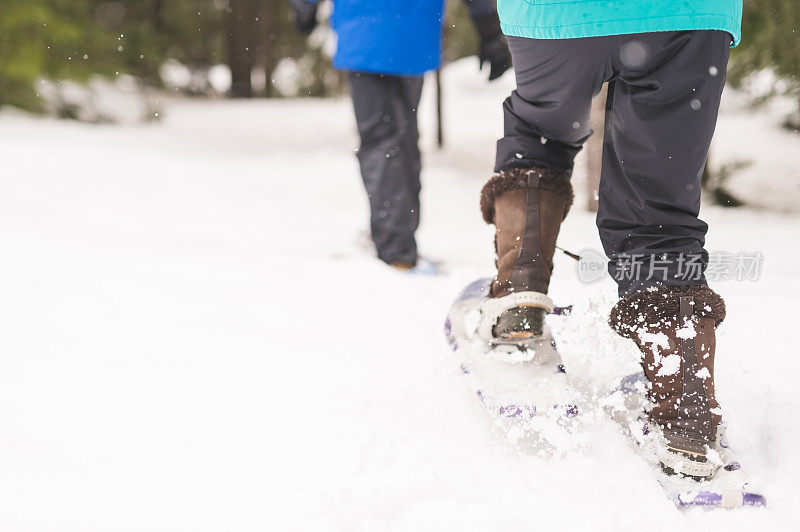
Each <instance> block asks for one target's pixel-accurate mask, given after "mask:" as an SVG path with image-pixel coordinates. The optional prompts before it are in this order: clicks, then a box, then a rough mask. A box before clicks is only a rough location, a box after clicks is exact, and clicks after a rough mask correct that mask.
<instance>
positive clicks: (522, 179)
mask: <svg viewBox="0 0 800 532" xmlns="http://www.w3.org/2000/svg"><path fill="white" fill-rule="evenodd" d="M532 172H536V173H538V174H539V189H540V190H549V191H551V192H555V193H556V194H558V195H559V196H561V197H563V198H565V199H566V200H567V202H566V208H565V209H564V218H566V217H567V213H568V212H569V208H570V207H571V206H572V202H573V201H574V199H575V193H574V191H573V190H572V183H571V182H570V180H569V178H568V177H567V176H565V175H564V174H560V173H557V172H555V171H553V170H547V169H542V168H532V169H523V168H513V169H511V170H504V171H502V172H500V173H499V174H498V175H496V176H493V177H492V178H491V179H489V181H488V182H487V183H486V185H484V187H483V190H481V213H482V214H483V219H484V221H486V223H487V224H492V223H494V202H495V199H497V198H498V197H499V196H501V195H502V194H503V193H505V192H508V191H510V190H517V189H521V188H527V186H528V177H529V175H530V174H531V173H532Z"/></svg>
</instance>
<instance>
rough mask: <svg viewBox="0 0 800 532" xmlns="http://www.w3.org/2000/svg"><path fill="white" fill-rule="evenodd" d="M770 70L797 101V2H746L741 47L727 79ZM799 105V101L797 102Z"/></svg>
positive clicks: (799, 79) (799, 57)
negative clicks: (785, 84) (783, 81)
mask: <svg viewBox="0 0 800 532" xmlns="http://www.w3.org/2000/svg"><path fill="white" fill-rule="evenodd" d="M765 68H770V69H772V70H773V72H775V74H777V75H778V76H779V77H780V78H782V79H783V80H785V81H788V82H789V85H790V86H791V87H792V90H793V91H794V93H795V94H796V95H797V96H798V98H800V2H798V0H745V2H744V18H743V21H742V43H741V45H740V46H739V47H738V48H736V49H735V50H734V56H733V62H732V65H731V69H730V73H729V74H730V79H731V81H732V82H734V83H738V82H739V81H741V80H742V79H743V78H744V77H745V76H747V75H748V74H750V73H751V72H754V71H758V70H763V69H765ZM798 103H799V104H800V101H798Z"/></svg>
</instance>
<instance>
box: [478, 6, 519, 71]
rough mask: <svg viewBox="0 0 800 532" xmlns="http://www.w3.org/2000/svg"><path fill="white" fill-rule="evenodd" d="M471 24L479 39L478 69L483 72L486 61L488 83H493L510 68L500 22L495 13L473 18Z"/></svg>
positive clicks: (509, 58) (509, 54) (509, 56)
mask: <svg viewBox="0 0 800 532" xmlns="http://www.w3.org/2000/svg"><path fill="white" fill-rule="evenodd" d="M473 22H474V23H475V29H477V30H478V35H480V37H481V49H480V52H479V53H478V59H479V60H480V69H481V70H483V64H484V63H485V62H487V61H488V62H489V65H490V67H491V68H490V69H489V81H493V80H495V79H497V78H499V77H500V76H502V75H503V72H505V71H506V70H508V69H509V68H511V53H510V52H509V51H508V45H507V44H506V40H505V39H504V38H503V32H502V31H501V30H500V20H499V19H498V18H497V13H492V14H491V15H482V16H480V17H475V18H474V19H473Z"/></svg>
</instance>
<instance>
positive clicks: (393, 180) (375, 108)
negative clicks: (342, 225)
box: [348, 72, 422, 265]
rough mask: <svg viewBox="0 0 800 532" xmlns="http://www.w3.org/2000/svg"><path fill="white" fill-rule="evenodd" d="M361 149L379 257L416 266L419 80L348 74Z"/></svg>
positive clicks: (363, 172) (413, 77) (373, 231)
mask: <svg viewBox="0 0 800 532" xmlns="http://www.w3.org/2000/svg"><path fill="white" fill-rule="evenodd" d="M348 77H349V81H350V94H351V96H352V98H353V107H354V108H355V114H356V123H357V126H358V134H359V136H360V137H361V146H360V147H359V149H358V161H359V163H360V165H361V177H362V179H363V180H364V187H365V188H366V189H367V195H368V197H369V206H370V229H371V231H372V240H373V242H374V243H375V248H376V249H377V252H378V258H379V259H381V260H383V261H384V262H387V263H390V264H391V263H395V262H400V263H407V264H412V265H413V264H415V263H416V261H417V244H416V241H415V239H414V232H415V231H416V230H417V226H419V193H420V181H419V172H420V152H419V146H418V141H419V132H418V129H417V106H418V105H419V100H420V95H421V93H422V77H421V76H390V75H382V74H370V73H365V72H351V73H349V76H348Z"/></svg>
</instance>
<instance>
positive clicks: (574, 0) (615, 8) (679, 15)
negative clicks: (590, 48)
mask: <svg viewBox="0 0 800 532" xmlns="http://www.w3.org/2000/svg"><path fill="white" fill-rule="evenodd" d="M497 11H498V13H499V14H500V22H501V26H502V28H503V32H504V33H505V34H506V35H513V36H515V37H530V38H532V39H573V38H577V37H598V36H601V35H624V34H629V33H647V32H652V31H682V30H723V31H727V32H728V33H730V34H731V36H732V45H733V46H736V45H737V44H739V40H740V39H741V38H742V0H497Z"/></svg>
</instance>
